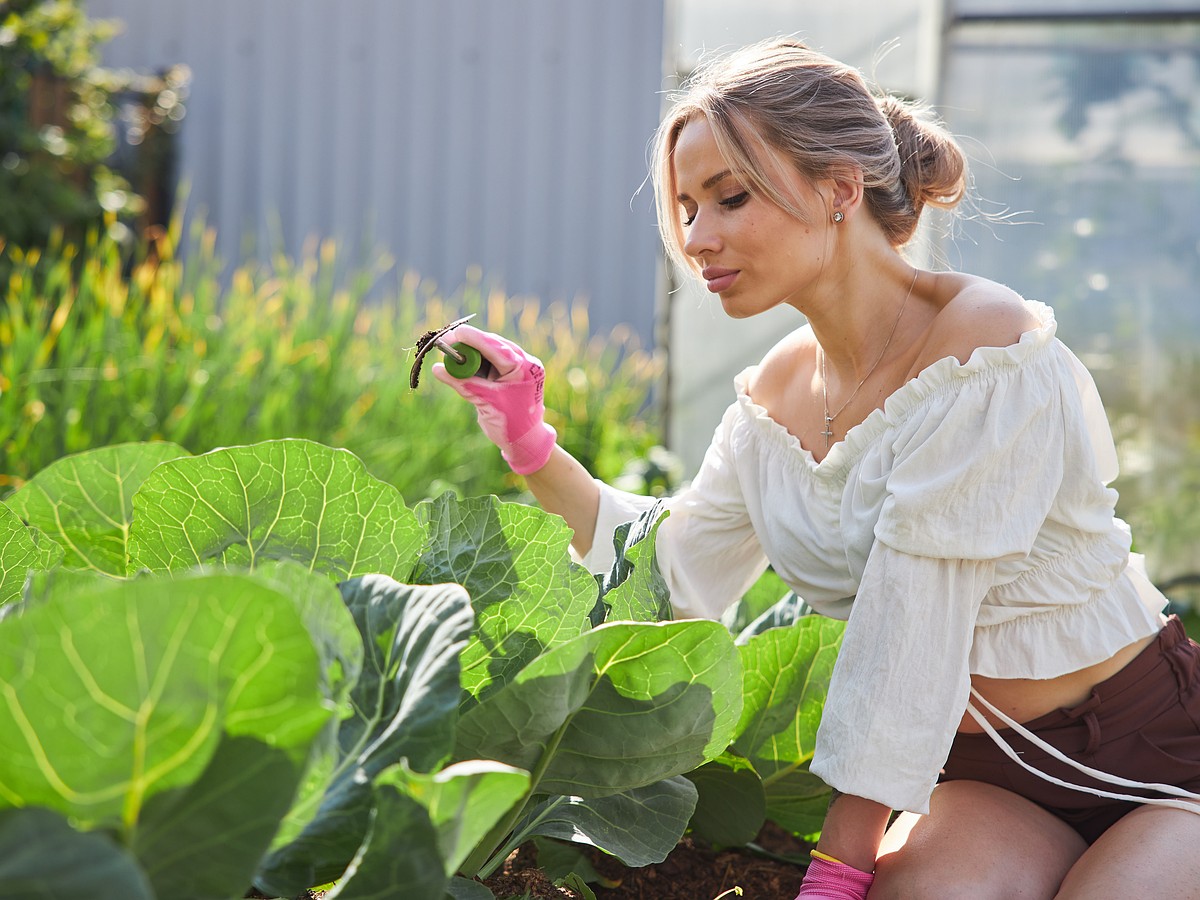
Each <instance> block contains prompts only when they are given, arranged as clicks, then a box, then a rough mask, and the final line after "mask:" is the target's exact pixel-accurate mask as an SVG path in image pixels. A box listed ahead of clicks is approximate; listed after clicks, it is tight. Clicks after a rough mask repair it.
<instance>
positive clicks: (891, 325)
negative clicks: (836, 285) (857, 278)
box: [808, 263, 920, 384]
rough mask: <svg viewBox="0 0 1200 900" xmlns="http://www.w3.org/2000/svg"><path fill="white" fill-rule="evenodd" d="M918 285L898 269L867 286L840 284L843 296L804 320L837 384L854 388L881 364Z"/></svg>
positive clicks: (916, 273)
mask: <svg viewBox="0 0 1200 900" xmlns="http://www.w3.org/2000/svg"><path fill="white" fill-rule="evenodd" d="M919 279H920V270H918V269H915V268H913V267H911V266H909V265H908V264H907V263H904V264H903V268H897V269H895V270H893V271H891V272H889V273H888V274H887V275H886V276H885V278H883V279H880V280H876V281H875V282H874V283H873V284H863V285H858V286H853V285H850V284H845V285H844V290H845V292H844V293H840V294H838V296H837V297H835V298H834V299H833V300H832V301H831V302H829V303H827V304H826V305H825V306H824V307H823V308H822V309H819V310H814V311H813V312H811V313H810V314H809V316H808V319H809V325H810V326H811V328H812V331H813V335H814V336H815V337H816V339H817V343H818V344H819V345H820V348H821V349H820V356H821V357H822V358H823V359H822V360H821V362H822V364H823V365H824V366H825V367H826V368H827V370H828V371H829V373H831V374H833V375H835V376H836V380H837V381H839V382H846V383H850V384H857V383H858V382H859V381H860V380H862V379H865V378H867V377H869V376H870V374H871V373H872V372H873V371H874V370H875V369H877V368H878V367H879V366H880V365H881V364H882V362H883V357H884V356H886V354H887V351H888V350H890V349H892V348H891V346H890V345H893V344H894V343H895V342H896V338H897V330H898V329H899V326H900V324H901V320H902V319H903V318H904V311H905V308H906V307H907V306H908V305H909V304H910V303H911V302H912V294H913V293H914V292H915V289H916V286H917V281H918V280H919ZM881 281H886V283H887V287H886V288H884V289H881ZM884 297H886V298H887V301H886V302H880V300H881V299H882V298H884ZM856 298H866V299H865V300H858V299H856Z"/></svg>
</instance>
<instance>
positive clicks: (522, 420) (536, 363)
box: [433, 325, 558, 475]
mask: <svg viewBox="0 0 1200 900" xmlns="http://www.w3.org/2000/svg"><path fill="white" fill-rule="evenodd" d="M442 340H444V341H445V342H446V343H448V344H453V343H455V342H462V343H464V344H469V345H471V346H472V347H474V348H475V349H476V350H478V351H479V352H480V353H482V354H483V357H484V359H486V360H487V361H488V362H489V363H491V365H492V369H494V372H492V373H490V374H489V376H488V377H487V378H480V377H478V376H476V377H472V378H455V377H454V376H453V375H451V374H450V373H449V372H447V371H446V367H445V366H444V365H442V364H441V363H440V362H439V363H435V364H434V366H433V377H434V378H436V379H437V380H438V381H440V382H442V383H443V384H448V385H450V387H452V388H454V390H456V391H458V393H460V394H461V395H462V396H464V397H466V398H467V399H468V400H470V401H471V402H472V403H474V404H475V409H476V417H477V418H478V420H479V427H480V428H482V429H483V433H484V434H486V435H487V436H488V439H489V440H490V441H491V442H492V443H493V444H495V445H496V446H497V447H499V448H500V455H501V456H503V457H504V461H505V462H506V463H508V465H509V468H511V469H512V470H513V471H514V472H516V473H517V474H518V475H528V474H529V473H531V472H536V471H537V470H538V469H540V468H541V467H542V466H544V465H545V464H546V461H547V460H548V459H549V458H550V453H551V451H553V450H554V443H555V440H556V439H557V437H558V435H557V434H556V432H555V431H554V429H553V428H552V427H551V426H549V425H547V424H546V423H545V422H544V421H543V419H542V417H543V415H545V412H546V408H545V406H544V405H543V403H542V384H543V382H544V381H545V378H546V372H545V370H544V369H543V368H542V362H541V360H539V359H538V358H537V357H536V356H530V355H529V354H528V353H526V352H525V351H524V350H522V349H521V348H520V347H518V346H517V345H516V344H514V343H513V342H512V341H510V340H507V339H505V338H502V337H500V335H498V334H492V333H491V332H490V331H480V330H479V329H478V328H473V327H472V326H470V325H459V326H458V327H457V328H455V329H454V330H453V331H448V332H446V334H445V335H444V336H443V338H442Z"/></svg>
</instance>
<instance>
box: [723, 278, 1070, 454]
mask: <svg viewBox="0 0 1200 900" xmlns="http://www.w3.org/2000/svg"><path fill="white" fill-rule="evenodd" d="M1024 303H1025V305H1026V307H1027V308H1028V309H1029V311H1030V312H1031V313H1033V314H1034V315H1035V316H1037V318H1038V320H1039V322H1040V324H1039V325H1038V326H1037V327H1036V328H1032V329H1030V330H1029V331H1026V332H1023V333H1022V334H1021V336H1020V338H1018V339H1017V341H1016V343H1013V344H1009V345H1008V346H1006V347H977V348H975V350H974V351H972V353H971V355H970V357H968V358H967V361H966V362H965V363H960V362H959V361H958V360H957V359H956V358H955V357H953V356H945V357H942V358H941V359H939V360H938V361H937V362H934V363H932V364H930V365H929V366H926V367H925V368H924V369H922V370H921V371H920V372H919V373H918V374H917V376H916V377H915V378H913V379H911V380H909V381H908V382H906V383H905V384H902V385H901V386H900V387H899V388H897V389H896V390H895V391H894V392H893V393H892V394H891V395H890V396H889V397H888V398H887V399H886V400H884V403H883V406H882V407H879V408H876V409H873V410H872V411H871V412H870V413H869V414H868V415H867V417H866V418H865V419H863V420H862V422H860V423H858V424H857V425H855V426H853V427H852V428H850V430H849V431H847V432H846V436H845V437H844V438H843V439H842V440H840V441H838V442H837V443H836V444H834V445H833V446H831V447H830V448H829V452H828V453H826V454H825V456H824V458H823V459H822V460H821V461H820V462H817V461H816V460H815V458H814V457H813V455H812V451H811V450H808V449H807V448H806V447H804V445H803V444H801V443H800V439H799V438H797V437H796V436H795V435H794V434H792V433H791V432H790V431H788V430H787V429H786V428H784V427H783V425H781V424H780V423H779V422H777V421H776V420H775V419H773V418H772V417H771V415H770V413H768V412H767V410H766V408H765V407H763V406H761V405H760V404H758V403H756V402H755V401H754V400H753V398H751V397H750V393H749V389H748V387H747V385H748V384H749V381H750V377H751V375H752V374H753V373H754V371H755V370H756V369H757V368H758V367H757V366H748V367H746V368H745V369H743V370H742V371H741V372H739V373H738V374H737V376H736V377H735V378H734V389H735V391H736V393H737V402H738V404H739V406H740V408H741V410H742V413H743V415H745V416H746V418H748V419H750V420H752V421H755V422H757V423H758V424H759V427H760V429H761V433H762V434H763V435H764V436H765V437H767V438H768V439H770V440H773V441H775V442H776V443H777V444H779V445H781V446H782V447H784V448H785V449H787V450H789V451H791V452H793V453H795V454H796V455H797V456H798V457H799V458H801V459H802V460H803V461H804V462H805V463H806V464H807V467H808V469H809V470H810V471H812V472H813V473H814V474H818V475H824V476H828V477H837V476H839V475H841V474H844V473H845V472H846V471H847V470H848V469H849V468H850V467H851V466H852V465H853V464H854V462H855V461H856V460H857V459H858V457H859V456H861V455H862V453H863V451H864V450H866V449H867V448H868V447H869V446H870V445H871V444H872V443H874V442H875V441H876V440H877V439H878V438H879V436H880V435H881V434H883V432H884V431H885V430H886V429H887V428H889V427H892V426H894V425H896V424H898V423H900V422H902V421H904V420H905V419H906V418H908V416H909V415H911V414H912V413H913V412H914V411H915V410H916V409H918V408H919V407H920V406H921V405H922V404H923V403H925V402H926V401H927V400H929V399H930V398H931V397H933V396H935V395H936V394H938V393H940V392H941V391H942V390H944V389H946V388H949V387H953V386H955V385H957V384H959V383H961V381H962V380H963V379H965V378H971V377H975V376H979V375H983V374H986V373H989V372H995V371H999V370H1001V369H1006V368H1013V367H1015V366H1019V365H1021V364H1023V363H1025V362H1027V361H1028V360H1029V359H1030V358H1032V357H1033V356H1035V355H1036V354H1037V353H1038V351H1040V350H1042V349H1043V348H1045V347H1047V346H1049V345H1050V344H1051V343H1052V342H1053V340H1054V337H1055V334H1056V332H1057V330H1058V323H1057V322H1056V321H1055V319H1054V311H1053V310H1052V309H1051V308H1050V307H1049V306H1047V305H1046V304H1044V303H1040V302H1038V301H1036V300H1025V301H1024Z"/></svg>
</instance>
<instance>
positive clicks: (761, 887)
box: [484, 823, 811, 900]
mask: <svg viewBox="0 0 1200 900" xmlns="http://www.w3.org/2000/svg"><path fill="white" fill-rule="evenodd" d="M756 843H757V844H758V846H760V847H762V848H763V849H765V850H768V851H770V852H771V853H774V854H778V855H783V856H788V857H795V858H799V859H807V854H808V850H809V848H810V846H811V845H809V844H806V843H804V842H802V841H800V840H798V839H796V838H794V837H792V836H791V835H790V834H787V833H786V832H783V831H782V830H780V829H779V828H777V827H775V826H774V825H771V824H769V823H768V825H767V826H766V827H764V828H763V831H762V833H760V834H759V836H758V840H757V841H756ZM592 863H593V865H594V866H595V868H596V871H598V872H599V873H600V874H601V875H603V876H604V877H605V878H607V879H608V880H609V881H610V882H614V883H616V887H601V886H599V885H592V886H591V887H592V889H593V890H594V891H595V893H596V900H715V898H716V897H718V896H720V895H721V894H722V893H723V892H725V891H732V889H733V888H741V891H742V893H741V896H742V897H744V898H748V900H791V898H792V897H795V896H796V893H797V892H798V891H799V890H800V882H801V880H802V879H803V878H804V868H803V866H802V865H801V864H797V863H790V862H785V861H782V860H777V859H772V858H768V857H765V856H763V855H761V854H758V853H753V852H751V851H750V850H747V849H742V848H738V849H726V850H717V849H714V848H711V847H708V846H706V845H705V844H703V843H702V842H700V841H697V840H693V839H692V838H684V839H683V840H682V841H680V843H679V845H678V846H677V847H676V848H675V849H674V850H672V851H671V854H670V855H669V856H668V857H667V858H666V859H665V860H663V861H662V862H661V863H659V864H657V865H653V866H645V867H642V868H638V869H629V868H626V867H625V866H623V865H621V864H620V863H619V862H618V861H617V860H616V859H614V858H613V857H611V856H606V855H604V854H602V853H599V852H595V853H593V854H592ZM484 883H485V884H486V885H487V886H488V887H489V888H491V890H492V892H493V893H494V894H495V895H496V897H497V898H498V900H508V898H523V897H529V898H531V900H579V897H580V895H579V894H578V893H576V892H575V891H572V890H569V889H568V888H560V887H555V885H554V884H553V883H552V882H551V881H550V880H549V879H548V878H547V877H546V876H545V874H544V873H543V872H542V871H541V870H540V869H538V868H537V859H536V855H535V851H534V850H533V848H532V847H522V848H521V849H520V850H518V851H517V852H516V853H515V854H513V856H512V857H510V858H509V859H508V861H507V862H506V863H505V865H504V868H503V869H502V870H501V872H499V873H497V874H495V875H493V876H492V877H491V878H489V879H487V880H486V881H485V882H484ZM726 896H727V897H728V898H733V897H735V896H736V895H735V894H734V893H732V892H731V893H729V894H727V895H726ZM723 900H724V898H723Z"/></svg>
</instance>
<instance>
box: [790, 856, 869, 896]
mask: <svg viewBox="0 0 1200 900" xmlns="http://www.w3.org/2000/svg"><path fill="white" fill-rule="evenodd" d="M874 881H875V875H874V873H872V872H863V871H862V870H860V869H856V868H854V866H848V865H846V864H845V863H842V862H830V861H829V860H825V859H821V858H820V857H817V856H814V857H813V859H812V862H810V863H809V864H808V873H807V874H806V875H805V876H804V881H803V882H801V884H800V893H799V894H797V895H796V900H866V897H867V892H868V891H869V890H871V885H872V883H873V882H874Z"/></svg>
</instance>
